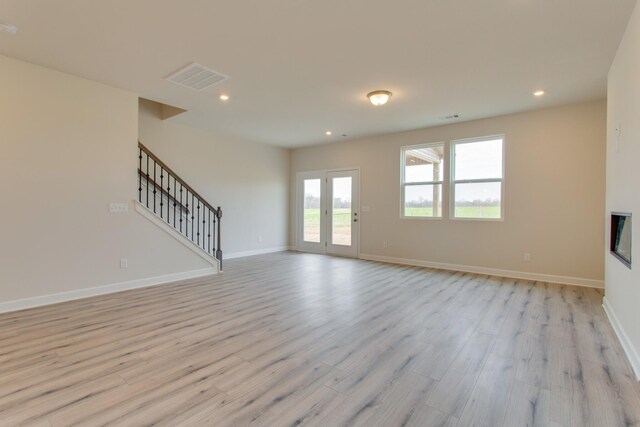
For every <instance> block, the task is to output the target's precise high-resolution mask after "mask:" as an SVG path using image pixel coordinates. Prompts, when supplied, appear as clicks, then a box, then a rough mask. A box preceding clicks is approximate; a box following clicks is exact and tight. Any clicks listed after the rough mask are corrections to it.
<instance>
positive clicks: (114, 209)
mask: <svg viewBox="0 0 640 427" xmlns="http://www.w3.org/2000/svg"><path fill="white" fill-rule="evenodd" d="M109 212H111V213H123V212H129V203H109Z"/></svg>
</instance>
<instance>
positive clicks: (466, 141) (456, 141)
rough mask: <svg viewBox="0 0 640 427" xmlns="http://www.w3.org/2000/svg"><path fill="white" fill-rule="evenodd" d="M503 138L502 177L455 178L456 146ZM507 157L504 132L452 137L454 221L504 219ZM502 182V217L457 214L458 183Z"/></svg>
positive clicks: (451, 171) (450, 153)
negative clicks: (461, 215) (470, 136)
mask: <svg viewBox="0 0 640 427" xmlns="http://www.w3.org/2000/svg"><path fill="white" fill-rule="evenodd" d="M496 139H500V140H502V165H501V166H502V178H482V179H460V180H456V179H455V173H456V171H455V168H456V165H455V163H456V160H455V153H456V151H455V150H456V146H457V145H462V144H473V143H475V142H485V141H494V140H496ZM505 158H506V138H505V135H504V134H497V135H489V136H481V137H474V138H463V139H452V140H451V141H449V187H450V190H449V219H451V220H454V221H504V218H505V212H504V195H505ZM491 182H499V183H500V218H480V217H472V218H469V217H466V218H465V217H457V216H456V206H455V205H456V184H483V183H491Z"/></svg>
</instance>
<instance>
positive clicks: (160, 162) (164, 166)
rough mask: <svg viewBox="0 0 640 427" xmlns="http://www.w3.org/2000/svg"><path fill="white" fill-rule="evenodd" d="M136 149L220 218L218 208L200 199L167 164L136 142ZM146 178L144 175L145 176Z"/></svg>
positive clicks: (202, 198)
mask: <svg viewBox="0 0 640 427" xmlns="http://www.w3.org/2000/svg"><path fill="white" fill-rule="evenodd" d="M138 147H140V149H141V150H142V151H144V153H145V154H146V155H147V156H149V158H151V159H153V161H154V162H156V163H157V164H158V165H160V166H161V167H162V168H163V169H164V170H165V171H167V172H168V173H169V174H170V175H173V177H174V178H175V180H176V181H177V182H179V183H180V185H182V187H183V188H186V189H187V191H189V192H190V193H191V194H193V195H194V196H196V197H197V198H198V199H200V202H201V203H202V204H203V205H205V206H206V207H208V208H209V209H210V210H211V211H212V212H216V216H218V218H219V217H220V212H219V209H220V208H214V207H213V206H211V205H210V204H209V203H208V202H207V201H206V200H205V198H204V197H202V196H201V195H200V194H198V192H197V191H196V190H194V189H193V188H191V186H190V185H189V184H187V183H186V182H185V181H184V180H183V179H182V178H180V176H178V174H177V173H175V172H174V171H173V170H172V169H171V168H170V167H169V166H167V164H166V163H165V162H163V161H162V160H160V159H159V158H158V156H156V155H155V154H153V153H152V152H151V151H150V150H149V149H148V148H147V147H145V146H144V144H143V143H142V142H140V141H138ZM145 176H146V175H145Z"/></svg>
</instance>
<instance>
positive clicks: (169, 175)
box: [167, 172, 171, 224]
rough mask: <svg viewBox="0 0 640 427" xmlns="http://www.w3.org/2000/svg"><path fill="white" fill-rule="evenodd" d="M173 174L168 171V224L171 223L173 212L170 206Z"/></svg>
mask: <svg viewBox="0 0 640 427" xmlns="http://www.w3.org/2000/svg"><path fill="white" fill-rule="evenodd" d="M170 199H171V174H170V173H169V172H167V224H171V213H170V212H169V207H170V206H171V200H170Z"/></svg>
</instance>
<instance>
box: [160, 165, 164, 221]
mask: <svg viewBox="0 0 640 427" xmlns="http://www.w3.org/2000/svg"><path fill="white" fill-rule="evenodd" d="M163 191H164V168H163V167H162V166H160V218H162V207H163V206H164V196H163V195H162V193H163Z"/></svg>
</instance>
